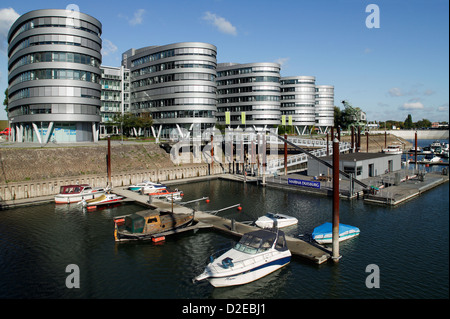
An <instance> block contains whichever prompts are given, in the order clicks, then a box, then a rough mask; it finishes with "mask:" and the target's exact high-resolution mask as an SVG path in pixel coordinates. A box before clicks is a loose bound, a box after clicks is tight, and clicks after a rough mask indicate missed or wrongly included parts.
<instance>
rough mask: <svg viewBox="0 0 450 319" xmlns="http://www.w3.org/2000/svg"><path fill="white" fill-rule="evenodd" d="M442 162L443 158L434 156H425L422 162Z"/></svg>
mask: <svg viewBox="0 0 450 319" xmlns="http://www.w3.org/2000/svg"><path fill="white" fill-rule="evenodd" d="M440 161H441V158H440V157H439V156H436V155H434V154H427V155H425V158H424V159H423V160H422V162H427V163H438V162H440Z"/></svg>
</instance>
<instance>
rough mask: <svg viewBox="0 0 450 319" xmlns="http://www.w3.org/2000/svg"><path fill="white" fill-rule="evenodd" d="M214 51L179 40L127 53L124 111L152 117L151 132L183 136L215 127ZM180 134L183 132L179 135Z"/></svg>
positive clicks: (157, 134)
mask: <svg viewBox="0 0 450 319" xmlns="http://www.w3.org/2000/svg"><path fill="white" fill-rule="evenodd" d="M216 55H217V48H216V47H215V46H214V45H212V44H208V43H201V42H182V43H174V44H169V45H163V46H149V47H145V48H141V49H130V50H128V51H126V52H125V53H123V55H122V65H123V66H124V67H126V68H129V69H130V71H131V99H130V111H131V112H132V113H135V114H138V115H142V114H143V113H150V114H151V116H152V118H153V127H152V130H153V132H152V134H153V135H155V136H156V137H169V136H170V134H171V133H174V132H178V134H183V135H184V134H186V133H187V131H192V130H193V127H194V125H196V126H197V128H198V129H199V130H201V131H203V130H204V129H206V128H209V127H214V125H215V123H216V110H217V108H216V102H217V97H216V66H217V60H216ZM183 129H184V130H186V131H183Z"/></svg>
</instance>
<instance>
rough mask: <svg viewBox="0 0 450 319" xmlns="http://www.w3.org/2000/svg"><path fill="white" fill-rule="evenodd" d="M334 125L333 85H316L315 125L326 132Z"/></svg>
mask: <svg viewBox="0 0 450 319" xmlns="http://www.w3.org/2000/svg"><path fill="white" fill-rule="evenodd" d="M333 125H334V86H332V85H316V126H317V127H318V128H319V130H320V131H321V132H326V131H327V130H329V128H330V127H331V126H333Z"/></svg>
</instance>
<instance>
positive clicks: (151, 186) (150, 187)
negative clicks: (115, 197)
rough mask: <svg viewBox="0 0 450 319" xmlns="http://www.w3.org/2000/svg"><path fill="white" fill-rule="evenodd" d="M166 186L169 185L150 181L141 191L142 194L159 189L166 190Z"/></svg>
mask: <svg viewBox="0 0 450 319" xmlns="http://www.w3.org/2000/svg"><path fill="white" fill-rule="evenodd" d="M166 188H167V186H166V185H163V184H156V183H148V184H147V185H145V186H144V187H142V188H141V190H140V192H141V193H142V194H148V193H155V192H158V191H162V190H165V189H166Z"/></svg>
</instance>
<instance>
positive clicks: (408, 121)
mask: <svg viewBox="0 0 450 319" xmlns="http://www.w3.org/2000/svg"><path fill="white" fill-rule="evenodd" d="M403 127H404V128H405V129H407V130H409V129H412V128H413V127H414V125H413V121H412V116H411V114H408V116H407V117H406V120H405V122H404V123H403Z"/></svg>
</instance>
